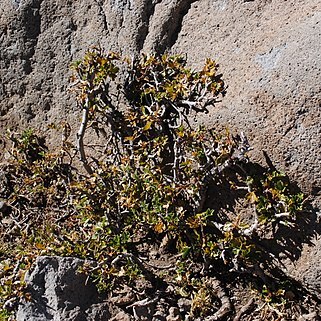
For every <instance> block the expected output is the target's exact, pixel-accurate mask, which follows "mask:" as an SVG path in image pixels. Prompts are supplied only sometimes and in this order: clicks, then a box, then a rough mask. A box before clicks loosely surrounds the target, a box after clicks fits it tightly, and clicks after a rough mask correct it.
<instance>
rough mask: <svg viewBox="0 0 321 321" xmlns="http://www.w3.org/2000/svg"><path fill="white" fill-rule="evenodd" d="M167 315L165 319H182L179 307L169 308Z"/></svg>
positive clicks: (170, 320) (178, 320)
mask: <svg viewBox="0 0 321 321" xmlns="http://www.w3.org/2000/svg"><path fill="white" fill-rule="evenodd" d="M168 312H169V315H168V316H167V317H166V321H182V320H183V319H182V317H181V315H180V313H179V309H178V308H176V307H171V308H169V311H168Z"/></svg>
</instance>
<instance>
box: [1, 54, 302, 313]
mask: <svg viewBox="0 0 321 321" xmlns="http://www.w3.org/2000/svg"><path fill="white" fill-rule="evenodd" d="M72 68H73V71H74V74H73V76H72V79H71V80H72V85H73V86H72V88H73V91H74V92H75V93H76V95H77V101H78V106H79V108H80V109H81V110H82V121H81V124H80V127H79V130H78V133H77V147H76V150H77V152H78V155H79V158H80V161H81V163H82V164H83V169H84V172H82V171H81V170H79V169H77V168H76V167H75V166H74V165H73V164H74V157H73V156H72V155H73V150H72V147H71V144H70V143H69V142H68V135H66V132H67V133H69V127H68V125H67V124H63V125H62V128H61V130H63V132H64V136H63V137H64V139H63V146H62V148H61V150H60V151H59V152H56V153H52V152H49V151H48V149H47V147H46V146H45V140H44V139H43V138H39V136H37V135H36V134H35V133H34V132H33V131H32V130H26V131H25V132H23V133H22V134H21V135H17V134H13V133H11V135H10V137H11V139H12V141H13V149H12V156H13V160H12V163H11V164H8V165H6V167H5V168H4V170H5V171H6V173H7V174H6V175H7V178H8V181H9V182H10V184H9V185H10V192H9V194H8V195H7V196H6V203H7V205H8V208H9V212H8V213H7V215H9V216H11V217H14V224H16V225H17V226H18V228H16V229H15V230H14V231H11V232H10V233H6V232H4V230H3V231H2V235H3V236H2V238H3V245H2V247H1V249H0V251H1V257H2V263H1V266H2V268H3V270H2V271H3V272H2V274H1V283H0V287H1V292H2V293H4V294H2V295H1V300H2V301H1V304H2V305H4V306H5V307H6V309H9V308H8V304H5V302H9V301H10V300H11V299H12V298H14V297H16V296H17V293H18V292H19V291H20V292H21V289H20V288H19V289H18V288H16V289H13V284H14V280H16V279H17V278H18V277H19V278H20V281H19V282H20V283H19V282H18V283H19V284H20V285H21V286H22V288H23V281H22V279H23V278H22V277H23V273H24V271H25V270H27V269H28V268H29V266H30V262H32V259H33V258H34V257H35V256H36V255H39V254H45V253H47V254H58V255H68V256H76V257H80V258H86V259H90V260H92V261H93V262H95V265H94V266H87V267H84V269H83V272H84V273H89V274H90V275H91V277H92V278H93V279H94V280H95V282H96V283H97V286H98V288H99V289H100V290H101V291H106V290H112V289H113V288H114V287H116V286H119V284H121V283H123V282H125V283H127V284H130V285H132V286H135V282H136V280H137V279H139V278H142V277H144V278H146V279H150V280H151V281H152V282H154V286H156V283H155V278H156V279H157V278H158V279H161V280H162V282H169V283H172V284H174V286H175V287H176V289H177V293H178V294H177V295H182V296H190V297H191V298H193V305H192V310H191V313H192V314H193V315H207V314H211V313H212V314H213V313H214V312H215V309H214V310H213V307H212V308H211V306H212V305H211V302H212V300H213V297H214V296H215V293H214V292H215V291H214V292H213V291H210V290H208V289H207V288H206V285H204V284H209V283H211V282H212V281H213V280H212V279H213V278H217V277H218V275H219V274H220V273H221V272H220V271H226V273H227V272H228V271H229V272H228V273H232V272H233V271H234V272H240V273H244V271H246V270H249V269H250V268H251V267H252V266H253V265H255V264H256V262H258V261H259V260H260V257H261V253H260V250H259V248H258V247H257V239H258V238H260V237H261V236H262V234H261V231H262V230H264V229H267V228H269V226H271V224H279V223H280V222H281V223H282V222H283V223H284V224H287V222H290V221H291V220H294V219H295V216H296V214H297V213H298V212H299V211H301V210H302V206H303V195H302V194H301V193H293V192H292V191H291V188H290V184H289V181H288V178H287V176H286V175H285V174H283V173H281V172H278V171H275V170H274V171H271V170H267V171H266V172H265V173H263V174H261V175H260V176H256V175H253V174H252V171H251V170H249V169H251V166H249V164H250V161H249V158H248V154H247V153H248V151H249V149H250V146H249V143H248V141H247V139H246V137H245V136H244V134H242V133H241V134H240V135H236V136H235V135H234V136H233V135H232V134H231V133H230V132H229V131H226V133H218V132H216V131H215V130H214V129H210V128H205V127H202V126H200V127H198V128H193V126H192V125H191V123H190V120H191V119H192V118H193V117H197V116H198V114H199V113H206V112H207V111H208V108H215V103H216V102H217V100H218V98H219V96H220V95H224V94H225V85H224V81H223V80H222V76H221V75H220V74H218V73H217V70H218V66H217V64H216V63H215V62H214V61H212V60H211V59H207V60H206V62H205V65H204V66H203V68H202V69H201V70H200V71H193V70H191V69H189V68H187V67H186V59H185V58H184V57H182V56H168V55H163V56H155V55H150V56H148V55H142V56H141V57H140V58H135V59H132V60H130V59H128V58H121V57H120V55H118V54H116V53H105V52H103V50H102V49H101V48H93V49H91V50H89V51H88V52H87V54H86V55H85V57H84V58H83V59H82V60H80V61H77V62H75V63H74V64H73V67H72ZM123 75H125V77H124V76H123ZM89 130H94V131H95V132H96V133H97V135H98V136H99V137H100V140H101V141H102V142H103V146H102V148H96V150H95V151H89V149H88V148H87V147H86V143H85V141H86V133H87V132H88V131H89ZM222 182H228V185H229V188H228V191H227V193H233V192H235V193H236V195H237V196H235V197H236V198H243V199H244V202H245V204H247V206H248V207H249V208H254V210H253V211H252V212H251V213H252V214H253V217H252V221H251V220H250V219H249V218H248V217H247V216H246V217H245V218H244V217H241V216H240V215H238V213H233V212H230V213H228V214H226V212H225V211H223V210H222V209H220V208H218V207H215V206H214V207H209V206H208V202H207V199H208V198H209V197H215V195H211V188H212V187H213V186H215V188H217V187H220V186H223V184H222ZM240 191H244V192H242V193H241V194H240V193H239V192H240ZM248 216H249V215H248ZM17 238H19V242H18V245H17V246H13V244H14V242H15V241H16V239H17ZM146 246H147V247H151V246H152V247H154V248H156V249H157V251H159V252H162V251H165V253H167V255H169V256H172V257H175V258H176V261H177V262H176V263H174V266H176V267H177V272H176V273H174V275H172V274H171V272H168V271H167V272H162V271H161V269H157V268H156V267H150V266H149V265H148V264H147V263H145V262H144V261H143V259H142V255H141V254H142V253H144V255H147V257H148V254H146V251H145V252H144V248H146ZM8 249H9V250H8ZM199 265H201V266H202V269H201V271H200V270H199V269H197V268H196V267H197V266H199ZM213 266H216V267H217V269H216V271H213ZM17 271H20V272H19V273H18V274H17V273H16V272H17ZM150 274H153V275H154V276H153V277H151V276H150ZM202 277H206V278H207V281H206V282H205V281H204V282H205V283H204V284H203V283H202ZM195 278H200V280H201V281H199V282H196V281H195ZM211 278H212V279H211ZM211 280H212V281H211ZM20 292H19V293H20ZM24 292H25V293H26V292H27V290H26V291H24ZM221 293H223V292H222V291H221ZM219 297H220V299H221V301H222V302H223V301H224V294H222V295H221V296H219ZM225 301H226V300H225ZM204 302H205V303H204ZM228 306H229V310H230V309H231V306H230V305H228ZM225 308H226V306H225ZM9 310H10V309H9ZM227 312H229V311H227ZM3 313H4V312H3ZM215 313H218V314H219V313H221V312H220V309H219V310H218V311H216V312H215Z"/></svg>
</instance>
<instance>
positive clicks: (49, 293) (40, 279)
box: [17, 256, 110, 321]
mask: <svg viewBox="0 0 321 321" xmlns="http://www.w3.org/2000/svg"><path fill="white" fill-rule="evenodd" d="M83 264H84V261H82V260H78V259H75V258H60V257H46V256H44V257H38V258H37V260H36V262H35V264H34V267H33V269H32V270H31V271H30V272H29V274H28V275H27V276H26V278H25V281H26V283H27V285H28V291H29V292H30V294H31V297H32V300H31V301H29V302H23V304H21V305H20V306H19V310H18V313H17V321H44V320H55V321H60V320H61V321H62V320H74V321H89V320H90V321H91V320H92V321H94V320H95V321H98V320H108V319H109V318H110V313H109V311H108V306H107V304H106V303H103V302H101V301H99V300H98V293H97V290H96V288H95V286H94V285H93V284H90V283H88V284H87V282H86V277H85V276H84V275H81V274H79V273H77V270H78V269H79V268H80V267H81V266H82V265H83Z"/></svg>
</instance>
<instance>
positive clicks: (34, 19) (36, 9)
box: [21, 0, 43, 75]
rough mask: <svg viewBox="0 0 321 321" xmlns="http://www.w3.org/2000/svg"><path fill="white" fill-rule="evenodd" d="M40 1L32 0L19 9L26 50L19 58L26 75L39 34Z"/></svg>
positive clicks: (29, 70) (29, 71)
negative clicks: (23, 61) (23, 62)
mask: <svg viewBox="0 0 321 321" xmlns="http://www.w3.org/2000/svg"><path fill="white" fill-rule="evenodd" d="M42 1H43V0H33V1H31V2H30V4H27V5H26V6H25V7H23V8H22V9H21V12H22V14H21V16H22V24H23V28H24V30H25V34H24V37H23V38H24V39H23V40H24V43H25V44H26V50H25V52H24V53H23V54H22V57H21V58H22V59H23V60H25V64H24V71H25V73H26V74H27V75H28V74H30V73H31V72H32V57H33V55H34V54H35V48H36V46H37V43H38V37H39V35H40V33H41V15H40V7H41V3H42Z"/></svg>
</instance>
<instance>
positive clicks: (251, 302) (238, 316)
mask: <svg viewBox="0 0 321 321" xmlns="http://www.w3.org/2000/svg"><path fill="white" fill-rule="evenodd" d="M253 305H254V299H253V298H251V299H250V300H249V302H248V303H246V304H245V305H244V306H243V307H242V308H241V309H240V310H239V312H238V313H237V314H236V316H235V317H234V319H233V321H239V320H240V319H241V317H242V315H243V314H245V313H246V312H247V311H249V310H250V309H252V308H253Z"/></svg>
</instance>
